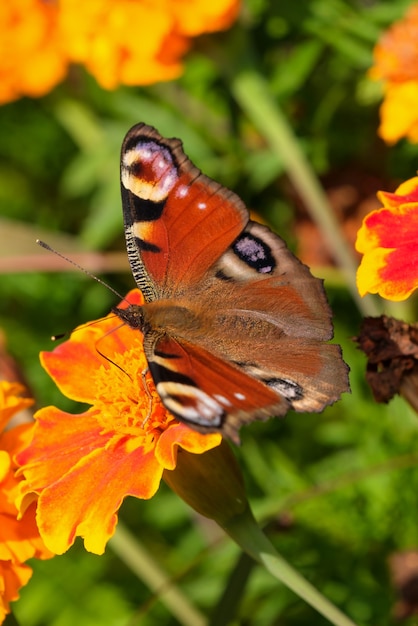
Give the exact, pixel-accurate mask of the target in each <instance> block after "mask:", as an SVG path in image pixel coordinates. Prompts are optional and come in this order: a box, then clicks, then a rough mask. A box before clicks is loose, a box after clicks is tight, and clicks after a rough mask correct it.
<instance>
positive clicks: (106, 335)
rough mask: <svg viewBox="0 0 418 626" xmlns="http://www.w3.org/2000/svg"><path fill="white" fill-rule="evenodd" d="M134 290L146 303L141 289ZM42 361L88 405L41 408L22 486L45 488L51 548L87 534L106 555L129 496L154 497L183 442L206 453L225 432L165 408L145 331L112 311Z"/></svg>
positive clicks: (44, 526) (132, 297) (42, 526)
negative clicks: (74, 409) (203, 428)
mask: <svg viewBox="0 0 418 626" xmlns="http://www.w3.org/2000/svg"><path fill="white" fill-rule="evenodd" d="M128 299H129V301H130V302H131V303H139V304H140V303H141V302H142V297H141V296H140V292H138V291H134V292H132V293H131V294H129V295H128ZM125 306H126V304H125ZM41 362H42V364H43V366H44V368H45V369H46V370H47V372H48V373H49V374H50V376H51V377H52V378H53V379H54V381H55V382H56V383H57V385H58V387H59V388H60V389H61V391H62V392H63V393H64V394H65V395H67V396H68V397H70V398H72V399H74V400H78V401H80V402H85V403H88V404H90V405H91V406H90V408H89V409H88V410H87V411H85V412H84V413H81V414H79V415H71V414H69V413H65V412H64V411H61V410H60V409H58V408H56V407H53V406H50V407H46V408H43V409H41V410H40V411H38V412H37V414H36V416H35V417H36V422H37V424H36V428H35V434H34V438H33V441H32V443H31V445H30V446H29V447H28V448H27V449H26V450H24V451H23V452H22V453H21V454H20V455H19V462H20V463H21V464H22V465H24V467H23V472H24V475H25V478H26V480H27V484H26V488H25V493H26V494H30V493H32V492H35V493H36V494H38V495H39V500H38V511H37V521H38V527H39V530H40V533H41V536H42V537H43V539H44V541H45V544H46V545H47V546H48V547H49V548H50V549H51V550H52V551H53V552H55V553H56V554H61V553H62V552H64V551H65V550H66V549H67V548H68V547H69V546H70V545H71V544H72V543H73V542H74V539H75V537H76V536H81V537H84V543H85V546H86V549H87V550H90V551H91V552H95V553H97V554H101V553H102V552H103V551H104V548H105V545H106V542H107V541H108V539H109V538H110V537H111V536H112V534H113V533H114V530H115V526H116V523H117V510H118V508H119V507H120V505H121V503H122V500H123V499H124V498H125V496H128V495H130V496H135V497H137V498H145V499H147V498H151V497H152V496H153V495H154V494H155V493H156V491H157V489H158V487H159V484H160V480H161V477H162V474H163V471H164V470H166V469H167V470H173V469H174V468H175V466H176V460H177V452H178V449H179V448H183V449H184V450H186V451H188V452H191V453H196V454H200V453H202V452H205V451H207V450H209V449H211V448H213V447H215V446H217V445H219V443H220V442H221V436H220V435H218V434H213V435H203V434H200V433H197V432H195V431H193V430H191V429H190V428H189V427H188V426H186V425H185V424H182V423H180V422H178V421H177V420H176V419H175V418H174V417H173V416H172V415H171V414H170V413H168V412H167V411H166V409H165V408H164V406H163V405H162V403H161V401H160V399H159V396H158V394H157V392H156V390H155V387H154V384H153V381H152V379H151V376H150V374H149V373H148V372H147V363H146V360H145V356H144V352H143V347H142V335H141V333H140V331H139V330H133V329H131V328H129V327H128V326H121V323H120V320H119V318H116V316H115V315H109V316H108V317H106V318H104V319H103V320H101V321H99V322H98V323H97V324H94V325H91V324H90V325H88V326H82V327H80V328H79V329H77V330H76V331H74V333H73V334H72V335H71V338H70V339H69V341H66V342H64V343H63V344H61V345H60V346H58V347H57V348H56V349H55V350H54V351H53V352H44V353H42V355H41ZM145 372H147V373H145Z"/></svg>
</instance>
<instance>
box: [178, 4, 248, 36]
mask: <svg viewBox="0 0 418 626" xmlns="http://www.w3.org/2000/svg"><path fill="white" fill-rule="evenodd" d="M240 7H241V2H240V1H239V0H213V1H212V2H206V0H198V1H197V2H196V0H176V2H173V3H172V5H171V10H172V11H173V14H174V16H175V18H176V21H177V28H178V29H179V31H180V32H181V33H183V34H185V35H187V36H189V37H190V36H196V35H200V34H202V33H209V32H214V31H218V30H224V29H226V28H229V27H230V26H231V24H232V23H233V22H234V21H235V20H236V18H237V17H238V13H239V11H240Z"/></svg>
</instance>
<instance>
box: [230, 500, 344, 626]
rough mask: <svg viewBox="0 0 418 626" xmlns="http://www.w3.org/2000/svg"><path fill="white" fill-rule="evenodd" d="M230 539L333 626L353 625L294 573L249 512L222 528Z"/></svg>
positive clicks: (308, 583)
mask: <svg viewBox="0 0 418 626" xmlns="http://www.w3.org/2000/svg"><path fill="white" fill-rule="evenodd" d="M223 528H224V530H225V532H227V533H228V534H229V535H230V537H231V538H232V539H233V540H234V541H235V542H236V543H237V544H238V545H239V546H241V548H242V549H243V550H244V551H245V552H246V553H247V554H249V555H250V556H252V557H253V558H254V559H255V560H256V561H257V562H258V563H260V564H261V565H263V566H264V567H265V568H266V569H267V570H268V571H269V572H270V574H272V575H273V576H274V577H275V578H277V579H278V580H280V581H281V582H282V583H283V584H284V585H286V586H287V587H288V588H289V589H291V590H292V591H293V592H294V593H296V594H297V595H298V596H299V597H300V598H302V599H303V600H305V602H307V603H308V604H310V605H311V606H312V607H313V608H314V609H316V610H317V611H318V613H321V615H323V616H324V617H325V618H326V619H328V620H329V621H330V622H331V624H334V625H335V626H356V624H355V623H354V622H353V621H352V620H351V619H350V618H348V617H347V616H346V615H344V613H342V612H341V611H340V610H339V609H338V608H337V607H336V606H335V605H334V604H332V602H330V601H329V600H328V599H327V598H325V596H323V595H322V594H321V593H320V592H319V591H318V590H317V589H316V588H315V587H314V586H313V585H311V583H310V582H308V581H307V580H306V579H305V578H304V577H303V576H302V575H301V574H299V572H297V571H296V570H295V569H294V568H293V567H292V566H291V565H290V564H289V563H288V562H287V561H286V560H285V559H284V558H283V557H282V556H280V554H279V553H278V552H277V551H276V550H275V548H274V546H273V545H272V544H271V543H270V541H269V540H268V539H267V537H266V536H265V534H264V533H263V531H262V530H261V529H260V528H259V526H258V524H257V522H256V521H255V519H254V517H253V515H252V513H251V511H250V509H249V508H248V509H247V511H246V512H245V513H243V514H242V515H239V516H237V517H235V518H233V519H232V520H231V521H229V522H228V524H227V525H225V526H224V527H223Z"/></svg>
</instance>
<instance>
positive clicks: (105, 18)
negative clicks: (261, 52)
mask: <svg viewBox="0 0 418 626" xmlns="http://www.w3.org/2000/svg"><path fill="white" fill-rule="evenodd" d="M239 9H240V0H213V2H210V3H207V2H206V1H204V0H155V1H154V2H146V1H145V0H118V2H114V0H89V2H81V1H80V0H49V1H48V2H46V1H45V0H8V1H7V2H2V3H0V33H1V43H0V53H1V56H0V103H1V102H8V101H11V100H14V99H16V98H19V97H21V96H25V95H26V96H31V97H37V96H42V95H44V94H46V93H47V92H48V91H50V90H51V89H52V88H53V87H54V86H55V85H56V84H57V83H59V82H60V81H61V80H62V79H63V78H64V76H65V74H66V72H67V68H68V64H69V63H81V64H83V65H85V66H86V68H87V69H88V71H89V72H91V74H93V76H94V77H95V78H96V80H97V81H98V83H99V84H100V85H101V86H102V87H104V88H105V89H114V88H115V87H117V86H118V85H121V84H123V85H149V84H153V83H156V82H159V81H164V80H171V79H173V78H176V77H177V76H179V75H180V74H181V72H182V70H183V67H182V63H181V59H182V57H183V55H184V54H185V52H186V51H187V50H188V49H189V47H190V45H191V37H195V36H197V35H200V34H202V33H207V32H212V31H216V30H221V29H224V28H227V27H229V26H230V25H231V24H232V22H233V21H234V20H235V19H236V17H237V15H238V12H239Z"/></svg>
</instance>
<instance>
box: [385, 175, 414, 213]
mask: <svg viewBox="0 0 418 626" xmlns="http://www.w3.org/2000/svg"><path fill="white" fill-rule="evenodd" d="M377 197H378V198H379V200H380V202H381V203H382V204H383V206H384V207H386V208H388V209H390V208H395V207H398V206H400V205H401V204H408V203H411V202H417V203H418V176H414V177H413V178H410V179H409V180H407V181H405V182H404V183H402V184H401V185H399V187H398V188H397V189H396V191H395V192H394V193H389V192H388V191H378V192H377Z"/></svg>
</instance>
